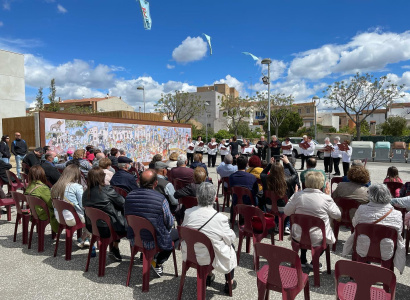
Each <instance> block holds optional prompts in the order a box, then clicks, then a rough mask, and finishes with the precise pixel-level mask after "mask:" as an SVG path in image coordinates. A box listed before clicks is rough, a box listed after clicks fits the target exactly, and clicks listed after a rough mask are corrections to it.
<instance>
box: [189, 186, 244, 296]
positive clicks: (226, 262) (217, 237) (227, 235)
mask: <svg viewBox="0 0 410 300" xmlns="http://www.w3.org/2000/svg"><path fill="white" fill-rule="evenodd" d="M196 195H197V198H198V206H195V207H192V208H189V209H187V210H186V211H185V218H184V222H183V223H182V226H184V227H188V228H192V229H198V230H199V231H201V232H202V233H203V234H205V235H206V236H207V237H208V238H209V239H210V240H211V242H212V246H213V248H214V251H215V258H214V261H213V262H212V266H213V267H214V269H215V270H216V271H217V272H221V273H223V274H226V275H225V281H226V282H225V288H224V292H225V293H226V294H228V293H229V286H228V276H227V274H228V273H230V274H231V279H232V280H233V277H234V269H235V267H236V266H237V259H236V253H235V249H234V247H233V243H234V242H235V239H236V235H235V232H234V231H233V230H232V229H231V228H230V227H229V221H228V218H227V217H226V216H225V215H224V214H222V213H218V212H217V211H216V210H215V209H214V208H213V203H214V202H215V196H216V187H215V186H214V185H213V184H211V183H208V182H204V183H202V184H201V185H200V186H199V187H198V191H197V194H196ZM205 223H206V225H205V226H204V224H205ZM194 249H195V254H196V258H197V260H198V263H199V265H208V264H209V263H210V261H209V259H210V257H209V254H208V250H207V249H206V248H205V247H204V246H203V245H195V246H194ZM181 251H182V259H183V260H186V251H187V249H186V244H185V242H184V241H182V243H181ZM214 280H215V275H214V274H212V273H211V274H209V275H208V278H207V282H208V283H209V285H210V284H211V283H212V282H213V281H214ZM235 287H236V281H232V288H233V289H234V288H235Z"/></svg>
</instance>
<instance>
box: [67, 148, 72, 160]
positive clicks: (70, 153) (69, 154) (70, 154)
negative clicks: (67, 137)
mask: <svg viewBox="0 0 410 300" xmlns="http://www.w3.org/2000/svg"><path fill="white" fill-rule="evenodd" d="M73 154H74V151H73V150H67V157H66V161H69V160H72V159H73Z"/></svg>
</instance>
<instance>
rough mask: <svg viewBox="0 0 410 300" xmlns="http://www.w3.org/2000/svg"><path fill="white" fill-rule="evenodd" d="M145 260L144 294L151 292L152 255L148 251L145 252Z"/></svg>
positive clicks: (143, 264)
mask: <svg viewBox="0 0 410 300" xmlns="http://www.w3.org/2000/svg"><path fill="white" fill-rule="evenodd" d="M143 257H144V259H143V262H142V292H148V291H149V279H150V268H151V260H152V255H150V254H149V252H148V251H146V252H144V255H143Z"/></svg>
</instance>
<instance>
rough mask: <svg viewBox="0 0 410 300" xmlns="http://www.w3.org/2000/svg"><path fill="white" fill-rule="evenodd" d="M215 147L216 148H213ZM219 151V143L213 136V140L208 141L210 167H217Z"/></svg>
mask: <svg viewBox="0 0 410 300" xmlns="http://www.w3.org/2000/svg"><path fill="white" fill-rule="evenodd" d="M212 147H215V148H212ZM217 152H218V143H217V142H216V140H215V138H211V142H210V143H208V168H210V167H211V164H212V167H213V168H214V167H215V163H216V154H217Z"/></svg>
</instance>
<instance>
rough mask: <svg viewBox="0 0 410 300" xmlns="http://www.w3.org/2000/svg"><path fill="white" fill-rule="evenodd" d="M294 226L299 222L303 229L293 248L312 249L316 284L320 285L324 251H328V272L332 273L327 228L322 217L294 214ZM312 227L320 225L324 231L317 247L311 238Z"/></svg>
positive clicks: (292, 222) (292, 217)
mask: <svg viewBox="0 0 410 300" xmlns="http://www.w3.org/2000/svg"><path fill="white" fill-rule="evenodd" d="M290 221H291V224H292V226H293V225H295V224H298V225H299V226H300V227H301V229H302V235H301V238H300V241H299V242H296V241H295V240H294V239H292V249H293V250H294V251H296V252H299V249H307V250H311V251H312V264H313V274H314V283H315V286H317V287H319V286H320V274H319V258H320V254H321V253H322V252H323V251H326V264H327V274H330V247H329V245H327V244H326V228H325V223H324V222H323V220H322V219H319V218H317V217H313V216H308V215H301V214H294V215H291V216H290ZM312 227H318V228H319V229H320V230H321V231H322V244H321V245H320V246H317V247H313V245H312V242H311V240H310V233H309V232H310V229H311V228H312Z"/></svg>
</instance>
